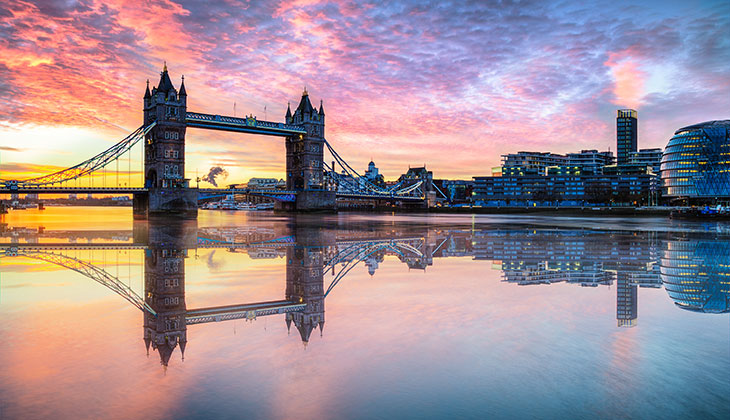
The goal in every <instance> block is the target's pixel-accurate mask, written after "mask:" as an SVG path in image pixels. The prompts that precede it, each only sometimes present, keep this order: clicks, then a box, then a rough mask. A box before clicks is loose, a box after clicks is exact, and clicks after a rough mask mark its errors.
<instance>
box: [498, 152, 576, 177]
mask: <svg viewBox="0 0 730 420" xmlns="http://www.w3.org/2000/svg"><path fill="white" fill-rule="evenodd" d="M567 164H568V158H567V157H566V156H564V155H560V154H557V153H550V152H517V153H511V154H508V155H502V176H507V175H514V176H517V175H545V174H546V173H547V168H549V167H551V166H563V165H567Z"/></svg>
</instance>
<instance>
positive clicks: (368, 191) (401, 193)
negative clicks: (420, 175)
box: [323, 140, 424, 198]
mask: <svg viewBox="0 0 730 420" xmlns="http://www.w3.org/2000/svg"><path fill="white" fill-rule="evenodd" d="M325 145H326V146H327V150H329V152H330V154H331V155H332V158H333V159H334V161H335V163H338V164H339V165H340V167H341V168H342V170H343V172H344V174H339V173H337V171H335V168H334V167H330V166H329V165H328V164H327V162H323V167H324V169H325V170H326V171H328V172H329V173H330V174H331V176H332V178H333V179H334V180H335V181H336V183H337V185H338V192H342V193H345V194H352V195H364V196H371V197H373V198H423V196H424V193H423V181H417V182H415V183H411V184H407V183H406V182H405V181H401V182H399V183H397V184H395V185H393V186H391V187H390V188H384V187H380V186H378V185H375V184H373V183H372V182H370V180H369V179H367V178H366V177H364V176H362V175H360V174H359V173H358V172H357V171H356V170H355V169H353V168H352V166H350V164H348V163H347V161H345V160H344V159H343V158H342V157H341V156H340V155H339V154H338V153H337V151H335V149H334V148H333V147H332V145H330V144H329V142H328V141H327V140H325Z"/></svg>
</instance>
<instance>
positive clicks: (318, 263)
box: [286, 247, 324, 345]
mask: <svg viewBox="0 0 730 420" xmlns="http://www.w3.org/2000/svg"><path fill="white" fill-rule="evenodd" d="M323 266H324V249H323V248H313V247H296V248H289V249H287V265H286V299H287V300H289V301H292V302H302V303H305V304H306V305H307V306H306V307H305V309H304V310H303V311H301V312H291V313H287V314H286V326H287V329H290V328H291V324H292V322H293V323H294V326H295V327H296V329H297V330H298V331H299V335H300V336H301V338H302V342H303V343H304V344H305V345H306V344H307V343H308V342H309V337H310V336H311V334H312V331H314V330H315V329H316V328H319V332H320V335H321V334H322V331H323V330H324V275H323V274H324V273H323V272H322V269H323Z"/></svg>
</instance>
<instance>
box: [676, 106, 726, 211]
mask: <svg viewBox="0 0 730 420" xmlns="http://www.w3.org/2000/svg"><path fill="white" fill-rule="evenodd" d="M661 189H662V195H663V196H664V197H665V198H668V199H670V200H674V201H678V200H687V201H692V202H698V203H699V202H717V201H728V200H730V120H722V121H708V122H703V123H700V124H695V125H690V126H687V127H682V128H680V129H679V130H677V131H676V132H675V133H674V136H673V137H672V138H671V139H670V140H669V143H668V144H667V147H666V149H664V154H663V156H662V161H661Z"/></svg>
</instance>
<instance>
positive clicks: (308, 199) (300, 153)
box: [278, 89, 335, 211]
mask: <svg viewBox="0 0 730 420" xmlns="http://www.w3.org/2000/svg"><path fill="white" fill-rule="evenodd" d="M324 120H325V115H324V106H323V105H322V103H321V102H320V105H319V110H318V109H316V108H315V107H313V106H312V102H311V101H310V100H309V93H308V92H307V90H306V89H304V92H303V93H302V99H301V100H300V101H299V106H297V108H296V110H295V111H294V113H293V114H292V112H291V108H287V113H286V123H287V124H293V125H299V126H302V127H303V128H304V129H305V130H306V131H307V134H300V135H296V136H291V137H287V138H286V187H287V189H288V190H294V191H297V201H296V203H279V204H278V205H279V207H278V208H279V209H280V210H299V211H321V210H334V209H335V192H334V191H326V190H325V186H324V168H323V163H324V148H325V140H324Z"/></svg>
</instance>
